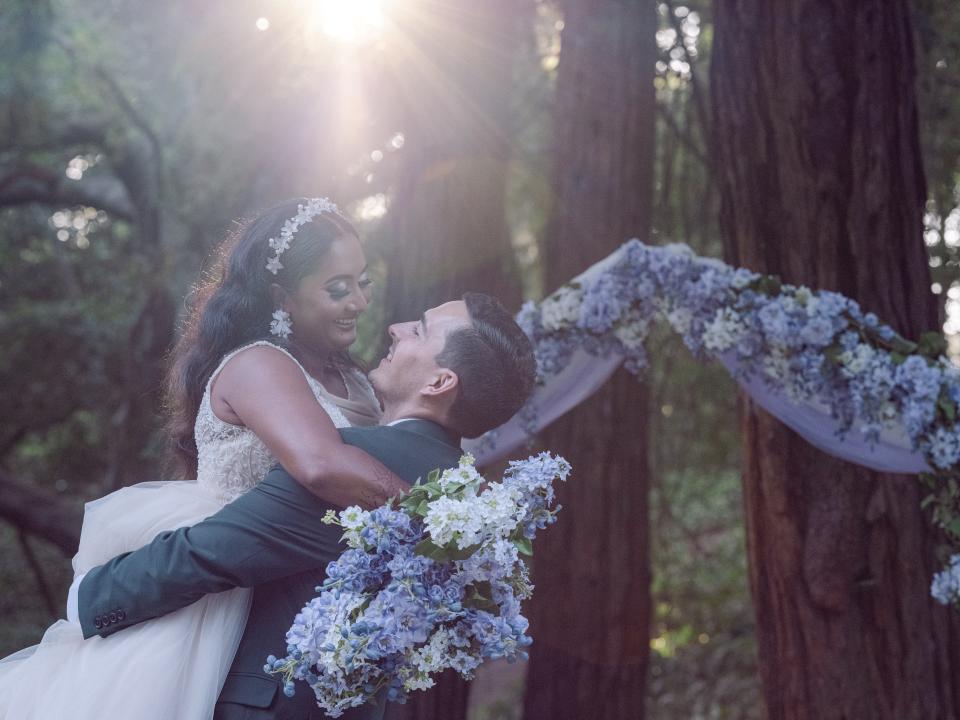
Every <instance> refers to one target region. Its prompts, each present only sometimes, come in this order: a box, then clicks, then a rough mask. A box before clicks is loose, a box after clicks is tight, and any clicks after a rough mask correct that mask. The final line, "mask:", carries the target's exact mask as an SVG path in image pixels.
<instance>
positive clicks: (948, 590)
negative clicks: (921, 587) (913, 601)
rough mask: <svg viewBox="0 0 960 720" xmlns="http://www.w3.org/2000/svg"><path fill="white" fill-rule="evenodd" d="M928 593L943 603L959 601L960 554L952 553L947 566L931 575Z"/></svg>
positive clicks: (948, 603)
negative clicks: (931, 579)
mask: <svg viewBox="0 0 960 720" xmlns="http://www.w3.org/2000/svg"><path fill="white" fill-rule="evenodd" d="M930 594H931V595H932V596H933V597H934V599H935V600H936V601H937V602H939V603H942V604H943V605H950V604H954V603H958V602H960V555H953V556H952V557H951V558H950V563H949V564H948V565H947V567H946V568H944V569H943V570H941V571H940V572H938V573H937V574H936V575H934V576H933V583H931V585H930Z"/></svg>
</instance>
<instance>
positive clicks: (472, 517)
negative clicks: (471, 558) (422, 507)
mask: <svg viewBox="0 0 960 720" xmlns="http://www.w3.org/2000/svg"><path fill="white" fill-rule="evenodd" d="M481 522H482V516H481V515H480V513H479V512H477V508H476V507H474V506H473V505H472V504H471V503H468V502H465V501H463V500H454V499H453V498H450V497H446V496H443V497H439V498H437V499H436V500H434V501H433V502H432V503H430V509H429V510H428V511H427V515H426V517H424V519H423V523H424V525H425V526H426V528H427V532H428V533H429V535H430V539H431V540H433V542H434V543H435V544H437V545H440V546H444V545H447V544H449V543H451V542H456V544H457V547H459V548H461V549H463V548H466V547H469V546H470V545H473V544H475V543H476V541H477V540H478V536H479V533H480V529H481Z"/></svg>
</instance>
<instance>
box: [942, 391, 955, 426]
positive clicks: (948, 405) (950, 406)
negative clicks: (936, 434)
mask: <svg viewBox="0 0 960 720" xmlns="http://www.w3.org/2000/svg"><path fill="white" fill-rule="evenodd" d="M937 407H938V408H940V409H941V410H942V411H943V414H944V416H945V417H946V418H947V420H951V421H952V420H954V418H956V417H957V406H956V405H955V404H954V402H953V400H951V399H950V396H949V395H947V393H946V392H941V393H940V398H939V399H938V400H937Z"/></svg>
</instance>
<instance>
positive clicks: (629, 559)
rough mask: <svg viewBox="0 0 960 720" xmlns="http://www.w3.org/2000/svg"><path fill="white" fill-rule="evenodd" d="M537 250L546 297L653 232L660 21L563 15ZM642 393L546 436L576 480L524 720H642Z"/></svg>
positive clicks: (633, 389)
mask: <svg viewBox="0 0 960 720" xmlns="http://www.w3.org/2000/svg"><path fill="white" fill-rule="evenodd" d="M562 5H563V10H564V23H565V24H564V29H563V34H562V50H561V55H560V66H559V77H558V80H557V96H556V110H555V114H554V123H555V139H554V153H555V154H554V162H555V168H554V172H553V178H552V184H553V192H554V207H553V212H552V215H551V218H550V222H549V223H548V228H547V235H546V238H545V243H544V254H545V256H546V270H547V276H546V284H547V287H548V288H554V287H557V286H558V285H560V284H562V283H563V282H565V281H567V280H569V279H570V278H572V277H573V276H574V275H576V274H578V273H579V272H581V271H583V270H584V269H585V268H586V267H587V266H589V265H590V264H592V263H594V262H596V261H597V260H599V259H600V258H602V257H604V256H606V255H607V254H609V253H610V252H611V251H612V250H614V249H615V248H616V247H617V246H618V245H620V244H621V243H622V242H624V241H625V240H626V239H628V238H630V237H633V236H640V237H644V238H645V237H646V236H647V234H648V231H649V228H650V222H651V212H650V206H651V200H652V177H653V136H654V132H653V130H654V93H653V71H654V62H655V47H654V36H655V32H656V11H655V6H654V4H652V3H639V2H630V3H624V2H614V1H612V0H610V1H604V2H590V3H587V2H580V1H573V0H571V1H569V2H565V3H562ZM646 412H647V403H646V392H645V390H644V388H643V386H642V385H640V384H639V383H638V382H637V380H636V379H635V378H633V377H632V376H629V375H627V374H626V373H625V372H624V371H619V373H618V374H617V375H616V376H614V378H612V379H611V380H610V382H608V383H607V384H606V386H604V387H603V388H602V389H601V390H600V391H599V392H598V393H597V394H596V395H595V396H593V397H592V398H591V399H590V400H588V401H587V402H586V403H584V404H583V405H581V406H580V407H578V408H577V409H576V410H574V411H573V412H571V413H570V414H569V415H568V416H567V417H565V418H562V419H561V420H559V421H558V422H556V423H554V425H553V426H552V427H551V428H550V429H549V430H548V431H547V432H546V433H544V437H543V441H544V444H545V445H546V447H548V448H550V449H551V450H553V451H556V452H558V453H561V454H562V455H564V456H565V457H566V458H567V459H568V460H569V461H570V462H571V463H572V465H573V473H572V475H571V477H570V479H569V480H568V482H567V483H565V484H564V485H563V486H562V487H560V488H558V496H559V501H560V503H561V504H562V505H563V507H564V510H563V512H562V513H561V514H560V518H559V522H558V523H557V524H556V525H554V526H551V527H550V528H549V529H548V530H546V531H545V532H544V533H543V534H542V535H541V536H540V537H539V538H538V539H537V541H536V543H535V555H534V563H533V574H534V578H533V579H534V584H535V585H536V592H535V593H534V599H533V600H532V602H531V605H530V607H529V614H530V620H531V634H532V636H533V638H534V644H533V646H532V648H531V654H530V663H529V669H528V674H527V685H526V697H525V702H524V718H526V720H540V719H541V718H543V719H548V718H549V719H550V720H558V719H559V720H562V719H564V718H571V719H576V720H582V719H583V718H605V719H608V720H615V719H616V718H630V719H631V720H635V719H636V718H642V717H643V713H644V696H645V687H646V672H647V664H648V659H649V625H650V595H649V584H650V565H649V552H648V527H647V489H648V478H647V447H646Z"/></svg>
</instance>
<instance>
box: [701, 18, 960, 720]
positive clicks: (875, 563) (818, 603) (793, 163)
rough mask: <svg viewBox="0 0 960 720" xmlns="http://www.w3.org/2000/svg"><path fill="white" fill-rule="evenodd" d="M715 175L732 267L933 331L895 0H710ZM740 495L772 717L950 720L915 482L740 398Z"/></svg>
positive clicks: (903, 32) (939, 612)
mask: <svg viewBox="0 0 960 720" xmlns="http://www.w3.org/2000/svg"><path fill="white" fill-rule="evenodd" d="M714 13H715V44H714V50H713V58H712V67H711V73H712V81H711V88H712V91H711V95H712V106H713V107H712V110H713V118H714V122H713V128H714V138H713V146H714V153H715V156H714V167H715V172H716V179H717V184H718V186H719V187H720V192H721V198H722V207H721V229H722V234H723V240H724V245H725V252H726V256H727V259H728V260H729V261H730V262H731V263H734V264H736V265H743V266H746V267H748V268H750V269H752V270H756V271H759V272H766V273H774V274H778V275H780V276H781V277H782V278H783V279H784V280H785V281H786V282H791V283H796V284H806V285H809V286H811V287H815V288H822V289H830V290H836V291H839V292H842V293H844V294H846V295H848V296H850V297H852V298H854V299H856V300H858V301H859V302H860V303H861V305H862V306H863V307H864V309H865V310H867V311H873V312H875V313H877V314H878V315H879V316H880V317H881V318H882V319H883V320H885V321H886V322H888V323H890V324H891V325H892V326H893V327H894V328H895V329H896V330H897V331H898V332H900V333H902V334H904V335H905V336H908V337H912V338H914V339H915V338H917V336H918V335H919V334H920V333H921V332H923V331H925V330H931V329H934V328H935V327H936V322H937V311H936V305H935V301H934V297H933V296H932V294H931V293H930V279H929V270H928V267H927V258H926V253H925V250H924V245H923V240H922V227H923V225H922V214H923V209H924V202H925V194H926V193H925V183H924V175H923V168H922V163H921V155H920V146H919V138H918V126H917V107H916V100H915V91H914V79H915V78H914V75H915V68H914V55H913V52H914V51H913V45H912V36H911V27H910V21H909V12H908V7H907V3H905V2H902V1H900V0H897V1H892V0H843V1H842V2H841V1H840V0H784V2H778V3H775V4H774V3H770V2H767V1H766V0H718V2H717V3H715V6H714ZM741 421H742V426H743V431H744V432H743V437H744V440H743V443H744V473H743V486H744V503H745V512H746V525H747V551H748V554H749V565H750V583H751V592H752V595H753V602H754V607H755V612H756V617H757V633H758V646H759V666H760V674H761V681H762V687H763V695H764V701H765V704H766V710H767V713H768V716H769V717H770V718H775V719H780V718H784V719H787V718H789V719H791V720H792V719H797V720H827V719H831V718H837V719H840V718H844V719H849V720H859V719H860V718H878V719H880V718H883V719H886V718H889V719H891V720H893V719H894V718H895V719H896V720H905V719H907V718H917V719H918V720H919V719H920V718H955V717H957V714H958V711H960V684H958V683H957V682H956V677H957V673H958V671H960V645H958V633H960V622H958V618H957V616H956V615H955V614H954V612H953V611H951V610H947V609H945V608H943V607H941V606H940V605H938V604H937V603H936V602H935V601H934V600H932V598H931V597H930V593H929V588H930V579H931V576H932V574H933V572H934V571H935V570H936V569H937V567H938V566H937V563H936V561H935V558H934V546H935V542H936V537H935V533H934V532H933V530H932V529H931V526H930V524H929V522H928V520H927V519H926V518H925V516H924V513H923V512H922V511H921V509H920V500H921V497H922V495H923V491H922V490H921V487H920V484H919V482H918V481H917V479H916V478H913V477H905V476H892V475H884V474H879V473H874V472H871V471H868V470H866V469H863V468H859V467H856V466H853V465H849V464H846V463H843V462H841V461H839V460H837V459H835V458H832V457H829V456H827V455H824V454H823V453H820V452H819V451H817V450H815V449H814V448H813V447H811V446H810V445H808V444H807V443H806V442H804V441H803V440H802V439H800V438H799V437H798V436H796V435H795V434H793V433H792V432H791V431H789V430H788V429H787V428H786V427H784V426H783V425H781V424H780V423H779V422H777V421H776V420H774V419H773V418H771V417H770V416H769V415H767V414H766V413H764V412H763V411H762V410H761V409H759V408H758V407H757V406H755V405H754V404H753V403H751V402H750V401H749V400H747V399H744V400H743V404H742V413H741Z"/></svg>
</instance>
